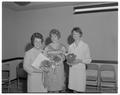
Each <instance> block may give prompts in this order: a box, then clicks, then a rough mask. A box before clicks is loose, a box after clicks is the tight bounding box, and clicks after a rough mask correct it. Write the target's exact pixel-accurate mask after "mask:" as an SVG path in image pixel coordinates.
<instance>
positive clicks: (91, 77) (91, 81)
mask: <svg viewBox="0 0 120 95" xmlns="http://www.w3.org/2000/svg"><path fill="white" fill-rule="evenodd" d="M90 72H91V74H90ZM86 81H87V86H95V87H96V89H97V90H98V91H100V92H101V90H102V88H104V87H105V88H112V89H114V90H115V91H117V80H116V72H115V67H114V66H113V65H101V66H99V65H97V64H93V63H91V64H87V79H86Z"/></svg>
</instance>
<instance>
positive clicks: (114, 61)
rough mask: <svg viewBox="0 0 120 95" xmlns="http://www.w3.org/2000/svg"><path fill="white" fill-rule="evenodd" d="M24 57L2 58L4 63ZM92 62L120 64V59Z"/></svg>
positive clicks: (93, 61) (95, 61) (94, 61)
mask: <svg viewBox="0 0 120 95" xmlns="http://www.w3.org/2000/svg"><path fill="white" fill-rule="evenodd" d="M23 59H24V58H23V57H14V58H9V59H2V63H6V62H10V61H16V60H23ZM91 63H105V64H118V61H116V60H96V59H95V60H94V59H93V60H92V62H91Z"/></svg>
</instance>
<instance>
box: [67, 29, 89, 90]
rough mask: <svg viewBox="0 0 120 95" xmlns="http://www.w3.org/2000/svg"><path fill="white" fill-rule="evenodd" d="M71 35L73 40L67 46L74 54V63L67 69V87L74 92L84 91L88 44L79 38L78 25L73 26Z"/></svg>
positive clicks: (80, 35)
mask: <svg viewBox="0 0 120 95" xmlns="http://www.w3.org/2000/svg"><path fill="white" fill-rule="evenodd" d="M71 35H72V37H73V39H74V42H73V43H72V44H71V45H70V46H69V50H68V52H69V53H74V54H75V55H76V60H75V62H74V65H72V66H70V71H69V84H68V87H69V89H71V90H73V91H74V92H85V89H86V66H85V64H88V63H90V62H91V57H90V51H89V47H88V45H87V44H86V43H85V42H83V41H82V40H81V37H82V35H83V33H82V31H81V29H80V28H79V27H75V28H73V30H72V32H71Z"/></svg>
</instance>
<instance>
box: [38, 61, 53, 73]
mask: <svg viewBox="0 0 120 95" xmlns="http://www.w3.org/2000/svg"><path fill="white" fill-rule="evenodd" d="M51 66H52V63H51V62H50V61H49V60H43V61H42V62H41V66H40V68H44V69H43V71H44V72H48V71H49V68H50V67H51Z"/></svg>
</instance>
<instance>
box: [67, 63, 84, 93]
mask: <svg viewBox="0 0 120 95" xmlns="http://www.w3.org/2000/svg"><path fill="white" fill-rule="evenodd" d="M68 87H69V89H72V90H76V91H80V92H84V91H85V89H86V68H85V64H83V63H79V64H76V65H74V66H72V67H70V73H69V85H68Z"/></svg>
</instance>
